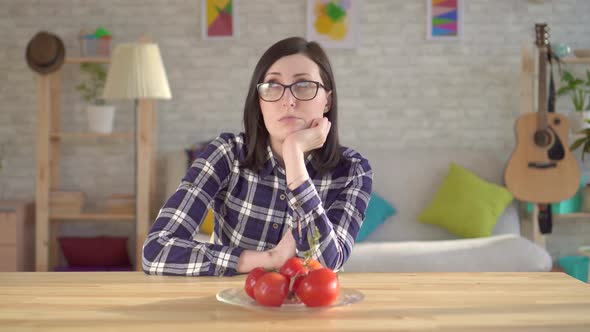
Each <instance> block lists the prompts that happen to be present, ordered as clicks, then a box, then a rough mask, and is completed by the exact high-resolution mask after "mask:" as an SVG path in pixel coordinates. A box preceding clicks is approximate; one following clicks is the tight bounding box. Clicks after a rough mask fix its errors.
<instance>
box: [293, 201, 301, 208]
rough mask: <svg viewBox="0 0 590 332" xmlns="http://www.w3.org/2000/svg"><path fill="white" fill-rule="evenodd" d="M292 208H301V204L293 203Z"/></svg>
mask: <svg viewBox="0 0 590 332" xmlns="http://www.w3.org/2000/svg"><path fill="white" fill-rule="evenodd" d="M293 206H294V207H296V208H298V207H299V206H301V204H299V202H295V203H293Z"/></svg>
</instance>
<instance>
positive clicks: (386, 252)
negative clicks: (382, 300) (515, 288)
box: [343, 234, 552, 272]
mask: <svg viewBox="0 0 590 332" xmlns="http://www.w3.org/2000/svg"><path fill="white" fill-rule="evenodd" d="M551 266H552V261H551V256H549V254H548V253H547V251H545V250H544V249H542V248H540V247H539V246H537V245H536V244H534V243H532V242H531V241H529V240H527V239H525V238H522V237H520V236H518V235H514V234H505V235H496V236H490V237H486V238H477V239H461V240H438V241H405V242H363V243H357V244H356V245H355V247H354V250H353V251H352V254H351V256H350V258H349V259H348V261H347V262H346V264H345V265H344V267H343V272H440V271H453V272H508V271H512V272H525V271H549V270H551Z"/></svg>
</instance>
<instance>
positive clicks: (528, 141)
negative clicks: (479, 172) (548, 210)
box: [504, 112, 580, 203]
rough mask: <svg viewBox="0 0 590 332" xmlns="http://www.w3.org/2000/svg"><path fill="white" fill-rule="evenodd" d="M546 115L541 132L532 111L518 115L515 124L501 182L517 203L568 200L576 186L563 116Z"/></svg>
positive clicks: (575, 167) (577, 171) (575, 164)
mask: <svg viewBox="0 0 590 332" xmlns="http://www.w3.org/2000/svg"><path fill="white" fill-rule="evenodd" d="M546 116H547V127H546V128H544V130H539V128H538V116H537V113H535V112H530V113H526V114H524V115H522V116H520V117H519V118H518V120H517V122H516V138H517V143H516V147H515V149H514V151H513V153H512V156H511V158H510V161H509V162H508V165H507V167H506V170H505V173H504V180H505V182H506V187H507V188H508V190H509V191H510V192H511V193H512V194H513V195H514V197H516V198H517V199H519V200H521V201H525V202H532V203H554V202H559V201H562V200H566V199H568V198H570V197H572V196H573V195H574V194H575V193H576V191H577V190H578V187H579V186H580V168H579V166H578V161H577V160H576V158H575V157H574V156H573V155H572V153H571V152H570V150H569V147H568V134H569V123H568V120H567V117H565V116H564V115H562V114H558V113H548V114H547V115H546ZM541 136H543V137H541Z"/></svg>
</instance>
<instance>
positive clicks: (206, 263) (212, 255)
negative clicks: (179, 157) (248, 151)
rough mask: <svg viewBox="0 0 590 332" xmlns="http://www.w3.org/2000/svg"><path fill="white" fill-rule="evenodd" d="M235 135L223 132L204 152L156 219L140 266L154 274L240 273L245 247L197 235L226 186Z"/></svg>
mask: <svg viewBox="0 0 590 332" xmlns="http://www.w3.org/2000/svg"><path fill="white" fill-rule="evenodd" d="M232 142H233V135H231V134H222V135H221V136H219V137H218V138H217V139H216V140H214V141H213V142H211V143H210V144H209V145H208V146H207V148H206V149H205V151H204V152H203V153H202V154H200V155H199V156H198V157H197V158H196V159H195V161H194V162H193V164H192V165H191V167H190V168H189V170H188V172H187V174H186V175H185V177H184V178H183V179H182V181H181V183H180V185H179V186H178V189H177V190H176V192H175V193H174V194H173V195H172V196H171V197H170V198H169V199H168V201H167V202H166V203H165V204H164V206H163V207H162V209H160V212H159V214H158V217H157V218H156V221H155V222H154V224H153V226H152V228H151V230H150V232H149V234H148V236H147V238H146V239H145V242H144V245H143V257H142V267H143V271H144V272H145V273H147V274H156V275H187V276H197V275H219V276H223V275H225V276H230V275H234V274H236V266H237V264H238V259H239V257H240V254H241V252H242V249H240V248H236V247H229V246H223V245H217V244H212V243H199V242H197V241H194V240H193V238H194V236H195V235H196V234H197V233H198V232H199V227H200V225H201V223H202V222H203V220H204V219H205V216H206V214H207V210H208V207H209V205H210V203H211V202H212V201H213V198H214V197H215V196H216V194H217V193H218V191H219V190H221V189H222V188H224V186H226V185H227V181H228V179H229V176H230V170H231V165H232V159H233V155H234V154H233V151H232V146H233V144H232Z"/></svg>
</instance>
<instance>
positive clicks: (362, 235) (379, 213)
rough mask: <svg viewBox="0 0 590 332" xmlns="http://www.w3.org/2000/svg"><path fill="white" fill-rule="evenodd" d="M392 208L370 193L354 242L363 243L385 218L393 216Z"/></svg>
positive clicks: (393, 210)
mask: <svg viewBox="0 0 590 332" xmlns="http://www.w3.org/2000/svg"><path fill="white" fill-rule="evenodd" d="M395 212H396V211H395V209H394V208H393V206H391V205H389V203H387V202H386V201H385V200H384V199H383V198H381V197H380V196H379V195H377V194H375V193H372V194H371V199H370V200H369V205H368V206H367V211H365V220H364V221H363V224H362V225H361V229H360V230H359V233H358V234H357V236H356V242H362V241H364V240H365V239H366V238H367V237H368V236H369V235H371V233H373V232H374V231H375V229H376V228H377V227H379V225H381V224H382V223H384V222H385V220H387V218H389V217H391V216H393V215H394V214H395Z"/></svg>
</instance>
